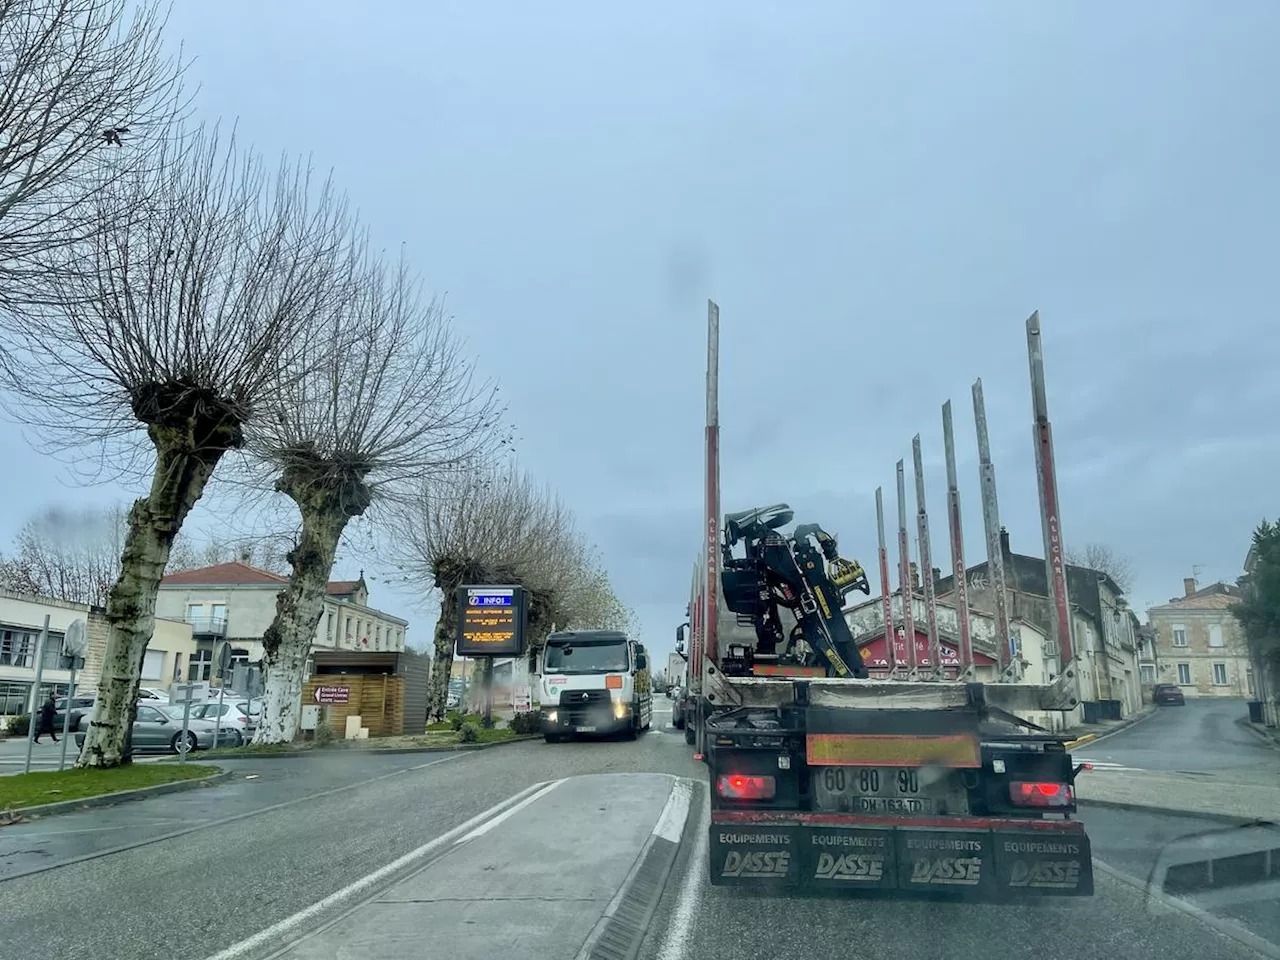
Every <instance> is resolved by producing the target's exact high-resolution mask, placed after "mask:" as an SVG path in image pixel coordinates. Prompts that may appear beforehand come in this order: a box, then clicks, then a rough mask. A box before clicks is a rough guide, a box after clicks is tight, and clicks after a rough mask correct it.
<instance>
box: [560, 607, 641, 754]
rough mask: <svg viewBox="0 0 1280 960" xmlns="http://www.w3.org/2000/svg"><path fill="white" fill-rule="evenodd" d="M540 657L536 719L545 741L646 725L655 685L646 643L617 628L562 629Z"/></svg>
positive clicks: (635, 730)
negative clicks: (539, 702)
mask: <svg viewBox="0 0 1280 960" xmlns="http://www.w3.org/2000/svg"><path fill="white" fill-rule="evenodd" d="M540 659H541V661H542V676H541V680H540V683H539V699H540V701H541V707H540V708H539V722H540V724H541V727H542V735H543V737H544V739H545V740H546V741H547V743H556V742H559V741H561V740H566V739H569V738H572V737H574V736H576V735H579V734H609V733H622V734H623V735H624V736H626V737H627V738H628V739H635V737H636V736H637V735H638V734H640V733H642V732H644V731H645V730H648V729H649V725H650V723H651V722H652V720H653V691H652V688H651V684H650V680H649V654H648V652H647V651H646V650H645V648H644V645H643V644H640V643H637V642H636V641H634V640H631V639H629V638H628V637H627V635H626V634H625V633H621V632H619V631H617V630H560V631H557V632H555V633H552V634H550V635H549V636H548V637H547V642H546V645H545V646H544V647H543V649H542V651H541V654H540Z"/></svg>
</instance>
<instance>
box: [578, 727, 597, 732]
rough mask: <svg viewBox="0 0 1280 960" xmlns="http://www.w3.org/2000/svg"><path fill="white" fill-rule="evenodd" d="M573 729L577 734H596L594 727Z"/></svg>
mask: <svg viewBox="0 0 1280 960" xmlns="http://www.w3.org/2000/svg"><path fill="white" fill-rule="evenodd" d="M573 729H574V730H576V731H577V732H578V733H595V732H596V728H595V727H574V728H573Z"/></svg>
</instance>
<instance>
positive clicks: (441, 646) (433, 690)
mask: <svg viewBox="0 0 1280 960" xmlns="http://www.w3.org/2000/svg"><path fill="white" fill-rule="evenodd" d="M442 592H443V594H444V595H443V597H442V598H441V600H440V619H439V620H437V621H436V636H435V655H434V656H433V657H432V659H431V681H430V683H429V684H428V685H427V717H428V720H429V721H430V722H438V721H440V720H443V719H444V715H445V712H446V710H447V708H448V700H449V677H450V675H451V674H452V672H453V643H454V639H455V638H456V634H457V629H458V590H457V587H456V586H453V585H450V586H446V587H444V588H443V589H442Z"/></svg>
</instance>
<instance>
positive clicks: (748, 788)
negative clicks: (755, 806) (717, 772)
mask: <svg viewBox="0 0 1280 960" xmlns="http://www.w3.org/2000/svg"><path fill="white" fill-rule="evenodd" d="M777 789H778V784H777V781H776V780H774V778H773V777H761V776H754V775H753V776H745V775H743V774H740V773H730V774H726V775H724V776H720V777H717V778H716V793H718V794H719V795H720V796H722V797H724V798H725V799H726V800H772V799H773V797H774V794H776V793H777Z"/></svg>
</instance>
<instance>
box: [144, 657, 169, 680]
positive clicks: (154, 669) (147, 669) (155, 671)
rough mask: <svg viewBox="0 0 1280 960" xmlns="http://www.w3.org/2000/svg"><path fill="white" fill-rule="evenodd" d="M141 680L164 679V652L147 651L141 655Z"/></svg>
mask: <svg viewBox="0 0 1280 960" xmlns="http://www.w3.org/2000/svg"><path fill="white" fill-rule="evenodd" d="M142 679H143V680H163V679H164V651H163V650H148V651H147V652H146V653H144V654H143V655H142Z"/></svg>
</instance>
